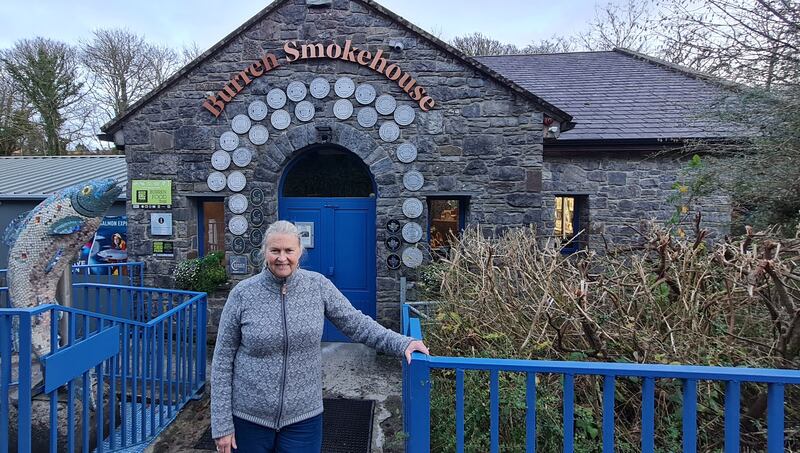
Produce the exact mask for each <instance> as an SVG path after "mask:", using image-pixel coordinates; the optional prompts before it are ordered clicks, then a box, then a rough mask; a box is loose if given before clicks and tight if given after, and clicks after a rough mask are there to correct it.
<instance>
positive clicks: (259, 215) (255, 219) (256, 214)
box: [250, 209, 264, 226]
mask: <svg viewBox="0 0 800 453" xmlns="http://www.w3.org/2000/svg"><path fill="white" fill-rule="evenodd" d="M250 222H251V223H252V224H253V225H254V226H260V225H261V224H262V223H264V213H263V212H261V210H260V209H253V210H252V211H250Z"/></svg>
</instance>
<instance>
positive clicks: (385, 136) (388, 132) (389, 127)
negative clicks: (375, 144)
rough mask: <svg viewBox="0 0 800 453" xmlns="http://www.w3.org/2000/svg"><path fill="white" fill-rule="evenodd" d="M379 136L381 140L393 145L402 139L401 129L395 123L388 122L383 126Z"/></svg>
mask: <svg viewBox="0 0 800 453" xmlns="http://www.w3.org/2000/svg"><path fill="white" fill-rule="evenodd" d="M378 135H380V136H381V140H383V141H385V142H388V143H391V142H393V141H395V140H397V138H398V137H400V127H399V126H397V123H395V122H394V121H387V122H385V123H383V124H381V128H380V130H379V131H378Z"/></svg>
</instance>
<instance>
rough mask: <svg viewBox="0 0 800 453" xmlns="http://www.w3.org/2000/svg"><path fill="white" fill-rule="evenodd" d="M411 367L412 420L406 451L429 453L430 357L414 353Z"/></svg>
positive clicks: (410, 403)
mask: <svg viewBox="0 0 800 453" xmlns="http://www.w3.org/2000/svg"><path fill="white" fill-rule="evenodd" d="M414 355H416V356H417V357H419V358H414V359H413V360H412V361H411V365H410V366H409V383H408V398H409V405H410V413H409V414H408V415H410V417H409V418H410V420H406V423H407V426H408V438H407V439H406V451H407V452H408V453H428V452H430V448H431V370H430V367H429V364H428V357H427V356H423V355H422V354H419V353H414Z"/></svg>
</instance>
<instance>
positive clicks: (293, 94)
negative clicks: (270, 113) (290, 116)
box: [286, 80, 308, 102]
mask: <svg viewBox="0 0 800 453" xmlns="http://www.w3.org/2000/svg"><path fill="white" fill-rule="evenodd" d="M307 93H308V90H306V85H305V84H304V83H303V82H300V81H297V80H295V81H294V82H292V83H290V84H289V86H288V87H286V95H287V96H289V99H291V100H292V101H294V102H299V101H302V100H303V99H305V98H306V94H307Z"/></svg>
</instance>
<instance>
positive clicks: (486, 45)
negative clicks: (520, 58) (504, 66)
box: [450, 32, 520, 57]
mask: <svg viewBox="0 0 800 453" xmlns="http://www.w3.org/2000/svg"><path fill="white" fill-rule="evenodd" d="M450 45H452V46H453V47H455V48H456V49H458V50H460V51H461V52H464V54H465V55H468V56H470V57H475V56H480V55H510V54H518V53H520V51H519V48H517V46H515V45H513V44H504V43H502V42H500V41H498V40H496V39H492V38H490V37H488V36H486V35H484V34H483V33H480V32H475V33H472V34H471V35H465V36H456V37H455V38H453V40H452V41H451V42H450Z"/></svg>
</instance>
